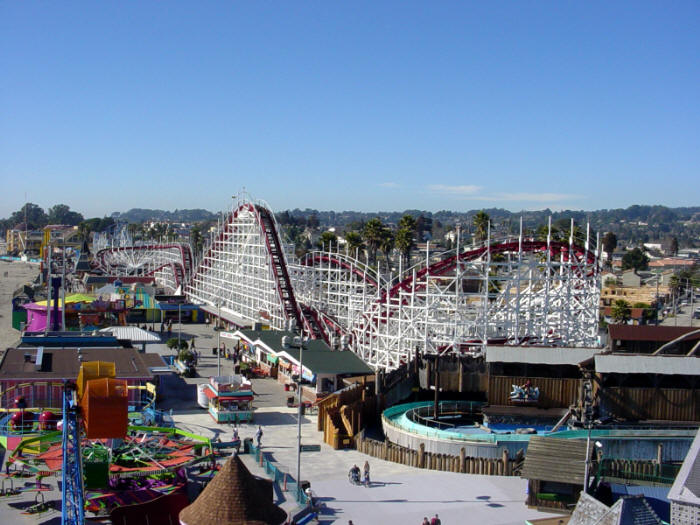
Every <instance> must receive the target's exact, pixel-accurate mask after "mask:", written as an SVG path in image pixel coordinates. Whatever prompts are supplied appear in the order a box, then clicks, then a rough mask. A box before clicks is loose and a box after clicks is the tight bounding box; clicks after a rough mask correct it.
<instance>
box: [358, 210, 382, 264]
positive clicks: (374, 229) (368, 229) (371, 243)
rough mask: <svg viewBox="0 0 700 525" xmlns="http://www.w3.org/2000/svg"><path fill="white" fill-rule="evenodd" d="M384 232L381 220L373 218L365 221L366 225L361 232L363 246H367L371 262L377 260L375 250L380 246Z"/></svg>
mask: <svg viewBox="0 0 700 525" xmlns="http://www.w3.org/2000/svg"><path fill="white" fill-rule="evenodd" d="M384 230H385V227H384V224H383V223H382V220H381V219H380V218H379V217H374V218H373V219H370V220H368V221H367V224H365V228H364V230H363V231H362V236H363V237H364V239H365V244H366V245H367V250H368V251H369V258H370V261H371V262H374V261H376V260H377V250H378V249H379V246H380V245H381V244H382V239H383V238H384Z"/></svg>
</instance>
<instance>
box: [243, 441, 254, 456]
mask: <svg viewBox="0 0 700 525" xmlns="http://www.w3.org/2000/svg"><path fill="white" fill-rule="evenodd" d="M251 450H253V438H245V439H244V440H243V453H244V454H250V451H251Z"/></svg>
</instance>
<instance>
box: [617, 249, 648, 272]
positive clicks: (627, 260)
mask: <svg viewBox="0 0 700 525" xmlns="http://www.w3.org/2000/svg"><path fill="white" fill-rule="evenodd" d="M630 268H633V269H634V271H635V272H639V271H642V270H646V269H647V268H649V257H647V256H646V254H645V253H644V252H643V251H642V250H641V249H640V248H635V249H633V250H630V251H628V252H627V253H626V254H625V255H623V256H622V269H623V270H629V269H630Z"/></svg>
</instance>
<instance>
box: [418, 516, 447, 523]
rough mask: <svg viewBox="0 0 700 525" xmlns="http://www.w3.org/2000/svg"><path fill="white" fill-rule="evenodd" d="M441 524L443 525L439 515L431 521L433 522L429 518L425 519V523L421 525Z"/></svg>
mask: <svg viewBox="0 0 700 525" xmlns="http://www.w3.org/2000/svg"><path fill="white" fill-rule="evenodd" d="M441 524H442V522H441V521H440V518H438V515H437V514H435V516H433V519H431V520H428V518H427V517H424V518H423V523H421V524H420V525H441Z"/></svg>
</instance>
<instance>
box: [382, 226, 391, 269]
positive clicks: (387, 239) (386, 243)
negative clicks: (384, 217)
mask: <svg viewBox="0 0 700 525" xmlns="http://www.w3.org/2000/svg"><path fill="white" fill-rule="evenodd" d="M379 248H380V249H381V250H382V251H383V252H384V257H385V258H386V265H387V268H388V267H390V266H391V261H390V260H389V256H390V255H391V252H392V250H393V249H394V232H392V231H391V229H389V228H384V231H383V232H382V240H381V241H380V243H379Z"/></svg>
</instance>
